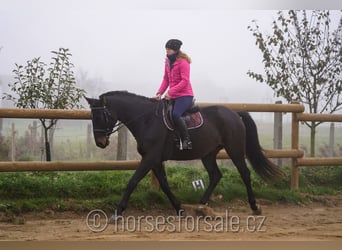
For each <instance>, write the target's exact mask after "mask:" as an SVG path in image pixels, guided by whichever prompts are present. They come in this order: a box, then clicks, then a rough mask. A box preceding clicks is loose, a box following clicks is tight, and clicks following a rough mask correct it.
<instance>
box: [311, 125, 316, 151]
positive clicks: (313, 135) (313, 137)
mask: <svg viewBox="0 0 342 250" xmlns="http://www.w3.org/2000/svg"><path fill="white" fill-rule="evenodd" d="M310 132H311V133H310V156H311V157H314V156H315V152H316V150H315V145H316V123H315V122H311V127H310Z"/></svg>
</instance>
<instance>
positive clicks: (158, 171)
mask: <svg viewBox="0 0 342 250" xmlns="http://www.w3.org/2000/svg"><path fill="white" fill-rule="evenodd" d="M152 170H153V173H154V174H155V176H156V177H157V179H158V181H159V185H160V187H161V189H162V190H163V192H164V193H165V194H166V196H167V197H168V198H169V200H170V202H171V204H172V206H173V207H174V208H175V209H176V212H177V215H181V213H182V211H183V210H182V208H181V204H180V202H179V201H178V200H177V199H176V197H175V196H174V194H173V193H172V192H171V190H170V187H169V184H168V182H167V177H166V172H165V167H164V164H163V163H162V164H160V165H158V166H156V167H155V168H153V169H152Z"/></svg>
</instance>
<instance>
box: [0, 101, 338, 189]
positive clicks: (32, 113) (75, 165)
mask: <svg viewBox="0 0 342 250" xmlns="http://www.w3.org/2000/svg"><path fill="white" fill-rule="evenodd" d="M198 105H199V106H202V107H203V106H210V105H222V106H226V107H229V108H231V109H233V110H236V111H248V112H274V113H282V112H289V113H292V131H291V149H290V150H279V149H278V150H264V154H265V156H266V157H268V158H291V159H292V175H291V187H292V188H298V187H299V181H298V180H299V176H298V168H299V167H300V166H320V165H329V166H340V165H342V158H339V157H334V158H313V157H310V158H309V157H304V152H303V151H302V150H300V149H299V122H301V121H320V122H342V115H327V114H305V113H303V112H304V106H303V105H301V104H298V103H293V104H252V103H249V104H234V103H230V104H227V103H198ZM0 118H19V119H36V118H37V119H40V118H45V119H72V120H89V119H91V114H90V111H89V110H62V109H0ZM217 158H218V159H229V156H228V155H227V153H226V152H225V151H220V152H219V153H218V155H217ZM138 165H139V161H99V162H91V161H87V162H85V161H83V162H72V161H58V162H57V161H55V162H39V161H22V162H0V172H18V171H90V170H134V169H136V168H137V166H138Z"/></svg>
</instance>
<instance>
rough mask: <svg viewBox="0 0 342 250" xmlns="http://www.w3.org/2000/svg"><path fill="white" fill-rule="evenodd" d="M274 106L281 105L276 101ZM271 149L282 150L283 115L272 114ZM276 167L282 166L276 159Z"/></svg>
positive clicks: (279, 160)
mask: <svg viewBox="0 0 342 250" xmlns="http://www.w3.org/2000/svg"><path fill="white" fill-rule="evenodd" d="M276 104H282V102H281V101H276ZM273 126H274V127H273V148H274V149H282V148H283V113H282V112H274V125H273ZM277 165H278V166H281V165H282V160H281V158H278V159H277Z"/></svg>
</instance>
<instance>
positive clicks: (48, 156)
mask: <svg viewBox="0 0 342 250" xmlns="http://www.w3.org/2000/svg"><path fill="white" fill-rule="evenodd" d="M48 131H49V130H48V129H46V128H44V135H45V156H46V161H51V150H50V143H49V136H48Z"/></svg>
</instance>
